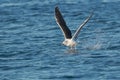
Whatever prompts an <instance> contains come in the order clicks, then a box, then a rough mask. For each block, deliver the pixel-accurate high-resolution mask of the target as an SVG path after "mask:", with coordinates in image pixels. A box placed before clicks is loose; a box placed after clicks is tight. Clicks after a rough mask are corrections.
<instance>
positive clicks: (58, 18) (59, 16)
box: [55, 7, 72, 39]
mask: <svg viewBox="0 0 120 80" xmlns="http://www.w3.org/2000/svg"><path fill="white" fill-rule="evenodd" d="M55 18H56V22H57V24H58V25H59V27H60V29H61V30H62V32H63V34H64V37H65V38H67V39H70V38H72V34H71V31H70V29H69V28H68V27H67V25H66V22H65V21H64V19H63V17H62V14H61V13H60V11H59V8H58V7H55Z"/></svg>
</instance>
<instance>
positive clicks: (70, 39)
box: [55, 7, 93, 48]
mask: <svg viewBox="0 0 120 80" xmlns="http://www.w3.org/2000/svg"><path fill="white" fill-rule="evenodd" d="M92 15H93V13H91V14H90V16H88V18H87V19H86V20H85V21H84V22H83V23H82V24H81V25H80V26H79V28H78V29H77V30H76V32H75V33H74V35H73V36H72V33H71V31H70V29H69V28H68V27H67V25H66V22H65V20H64V19H63V17H62V14H61V12H60V10H59V8H58V7H55V19H56V22H57V24H58V25H59V27H60V29H61V30H62V32H63V35H64V38H65V40H64V41H63V44H64V45H66V46H68V47H70V48H73V47H75V46H76V44H77V42H76V41H75V40H76V39H77V37H78V34H79V32H80V30H81V29H82V27H83V26H84V25H85V24H86V23H87V22H88V21H89V20H90V18H91V17H92Z"/></svg>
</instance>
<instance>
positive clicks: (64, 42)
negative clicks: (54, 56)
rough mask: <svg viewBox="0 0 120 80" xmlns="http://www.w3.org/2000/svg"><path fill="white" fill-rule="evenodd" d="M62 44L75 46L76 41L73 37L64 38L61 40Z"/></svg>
mask: <svg viewBox="0 0 120 80" xmlns="http://www.w3.org/2000/svg"><path fill="white" fill-rule="evenodd" d="M63 44H64V45H66V46H68V47H71V48H73V47H74V46H76V44H77V43H76V42H75V41H74V40H73V39H65V40H64V41H63Z"/></svg>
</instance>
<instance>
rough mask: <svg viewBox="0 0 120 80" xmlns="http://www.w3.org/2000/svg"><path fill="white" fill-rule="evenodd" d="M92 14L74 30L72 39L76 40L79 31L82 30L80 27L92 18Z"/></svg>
mask: <svg viewBox="0 0 120 80" xmlns="http://www.w3.org/2000/svg"><path fill="white" fill-rule="evenodd" d="M92 15H93V12H92V13H91V14H90V16H88V18H87V19H86V20H85V21H84V22H83V23H82V24H81V25H80V27H79V28H78V29H77V30H76V32H75V34H74V35H73V37H72V39H76V38H77V36H78V34H79V32H80V30H81V29H82V27H83V26H84V25H85V24H86V23H87V22H88V21H89V20H90V18H91V17H92Z"/></svg>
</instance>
